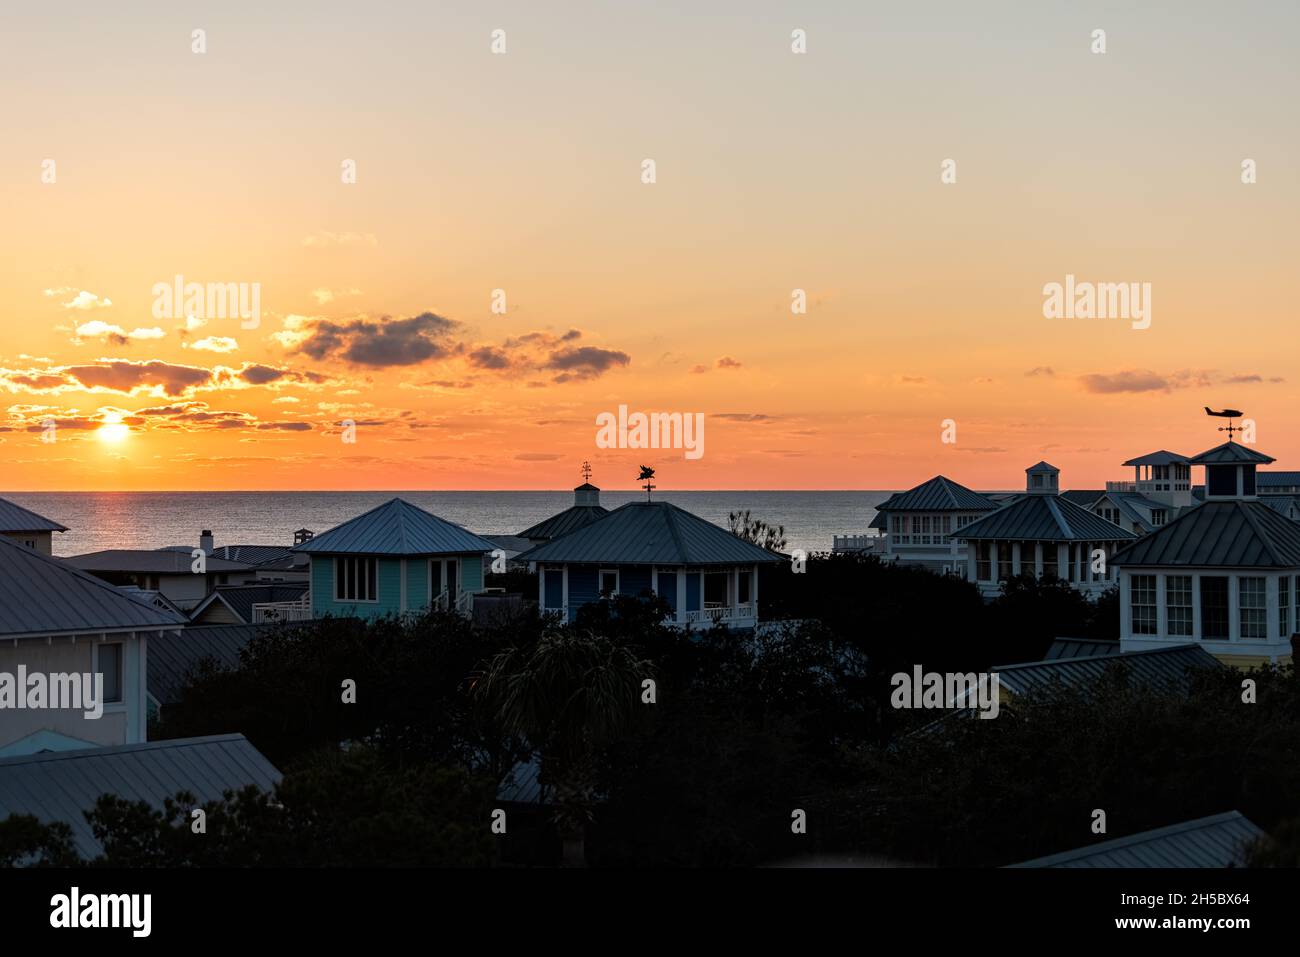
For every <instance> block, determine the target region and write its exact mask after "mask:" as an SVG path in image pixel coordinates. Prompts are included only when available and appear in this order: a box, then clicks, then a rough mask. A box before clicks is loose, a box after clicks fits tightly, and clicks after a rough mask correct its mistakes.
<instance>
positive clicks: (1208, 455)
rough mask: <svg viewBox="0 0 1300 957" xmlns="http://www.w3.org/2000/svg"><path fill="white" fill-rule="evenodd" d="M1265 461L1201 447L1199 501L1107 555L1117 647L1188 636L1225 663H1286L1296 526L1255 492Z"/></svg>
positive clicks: (1292, 620)
mask: <svg viewBox="0 0 1300 957" xmlns="http://www.w3.org/2000/svg"><path fill="white" fill-rule="evenodd" d="M1272 461H1273V458H1272V457H1271V456H1268V455H1264V454H1262V453H1260V452H1256V451H1254V450H1253V449H1249V448H1247V447H1246V446H1244V445H1241V444H1239V443H1236V442H1233V441H1232V440H1231V439H1229V440H1228V441H1227V442H1225V443H1223V444H1222V445H1220V446H1217V447H1215V448H1213V449H1210V450H1209V451H1208V452H1202V453H1201V454H1200V455H1198V456H1196V457H1195V458H1193V459H1191V460H1190V462H1191V464H1192V465H1202V466H1204V467H1205V477H1206V481H1205V501H1204V502H1203V503H1202V504H1200V505H1197V506H1196V507H1194V508H1191V509H1188V510H1186V511H1185V512H1184V513H1183V514H1181V515H1179V517H1178V518H1176V519H1174V520H1173V521H1172V522H1170V523H1169V524H1167V525H1165V526H1164V527H1162V528H1159V529H1157V530H1156V531H1154V532H1152V533H1151V534H1150V535H1148V536H1146V537H1145V538H1142V539H1140V540H1139V541H1137V542H1135V543H1134V544H1132V545H1130V546H1129V547H1127V548H1125V549H1123V550H1122V551H1121V552H1120V553H1119V554H1117V555H1116V556H1115V557H1114V559H1113V561H1112V564H1113V565H1115V566H1116V567H1117V568H1118V569H1119V581H1120V611H1121V616H1120V640H1121V643H1122V646H1123V647H1124V649H1125V650H1126V651H1128V650H1138V649H1144V648H1158V647H1161V646H1164V645H1168V644H1179V643H1185V642H1187V641H1194V642H1198V643H1200V644H1201V645H1202V646H1203V647H1204V648H1205V649H1206V650H1207V651H1209V652H1210V653H1211V654H1213V655H1214V656H1215V657H1217V658H1219V659H1220V660H1221V661H1223V662H1225V663H1228V664H1233V665H1238V666H1242V667H1250V666H1253V665H1258V664H1261V663H1265V662H1274V663H1278V664H1285V663H1288V662H1290V660H1291V636H1292V634H1294V633H1295V632H1296V630H1297V629H1296V604H1297V596H1298V595H1300V524H1297V523H1295V522H1293V521H1291V520H1290V519H1288V518H1286V517H1284V516H1283V515H1281V514H1279V513H1278V512H1277V511H1275V510H1274V509H1273V508H1270V507H1269V506H1268V505H1267V504H1265V503H1264V502H1262V501H1260V499H1259V496H1258V494H1257V487H1256V474H1255V472H1256V469H1257V467H1258V466H1260V465H1265V464H1268V463H1270V462H1272Z"/></svg>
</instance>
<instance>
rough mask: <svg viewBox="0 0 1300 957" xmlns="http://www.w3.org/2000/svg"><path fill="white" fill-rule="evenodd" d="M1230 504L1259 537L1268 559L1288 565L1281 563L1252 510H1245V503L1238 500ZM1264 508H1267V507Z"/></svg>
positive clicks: (1282, 562)
mask: <svg viewBox="0 0 1300 957" xmlns="http://www.w3.org/2000/svg"><path fill="white" fill-rule="evenodd" d="M1232 504H1233V505H1235V506H1237V511H1238V512H1240V513H1241V515H1242V517H1243V518H1245V520H1246V523H1247V524H1248V525H1250V527H1251V529H1252V530H1253V531H1254V532H1255V534H1256V535H1258V536H1259V539H1260V541H1262V542H1263V543H1264V548H1265V550H1266V551H1267V552H1268V557H1269V558H1270V559H1272V560H1273V564H1274V565H1290V564H1291V563H1290V562H1288V561H1283V560H1282V556H1281V555H1279V554H1278V551H1277V547H1276V545H1275V544H1274V542H1273V536H1272V535H1271V534H1270V533H1269V532H1268V531H1266V530H1265V529H1264V527H1263V525H1261V524H1260V521H1259V520H1258V519H1257V518H1256V517H1255V512H1254V510H1253V509H1249V508H1246V503H1245V502H1243V501H1240V500H1236V501H1234V502H1233V503H1232ZM1264 507H1265V508H1268V506H1267V505H1265V506H1264ZM1270 511H1271V509H1270Z"/></svg>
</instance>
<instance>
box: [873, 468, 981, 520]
mask: <svg viewBox="0 0 1300 957" xmlns="http://www.w3.org/2000/svg"><path fill="white" fill-rule="evenodd" d="M996 507H997V506H996V505H995V504H994V502H993V501H992V500H991V499H989V498H988V497H987V496H984V495H981V494H980V493H979V492H972V491H971V490H970V489H968V488H967V487H966V486H964V485H960V484H958V483H957V482H954V481H953V480H952V479H950V478H947V477H945V476H943V475H936V476H935V477H934V478H932V479H930V481H928V482H922V483H921V484H920V485H918V486H916V488H912V489H908V490H907V491H906V492H897V493H895V494H894V495H891V496H889V498H887V499H885V501H883V502H881V503H880V504H879V505H877V506H876V511H877V512H886V511H895V512H903V511H909V512H957V511H963V512H973V511H985V512H987V511H992V510H993V509H994V508H996Z"/></svg>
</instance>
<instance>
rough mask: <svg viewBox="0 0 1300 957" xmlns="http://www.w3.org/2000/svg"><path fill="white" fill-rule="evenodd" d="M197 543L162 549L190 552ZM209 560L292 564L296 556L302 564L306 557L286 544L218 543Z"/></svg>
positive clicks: (258, 565)
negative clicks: (295, 553) (294, 551)
mask: <svg viewBox="0 0 1300 957" xmlns="http://www.w3.org/2000/svg"><path fill="white" fill-rule="evenodd" d="M197 547H198V546H197V545H168V546H167V547H166V548H164V549H162V550H163V551H165V552H184V553H185V554H187V555H188V554H190V553H191V552H192V551H193V550H194V549H195V548H197ZM208 558H209V560H211V559H213V558H221V559H224V560H226V561H230V562H241V563H243V564H245V565H255V566H257V567H259V568H260V567H263V566H266V565H271V564H275V563H286V561H288V564H292V561H291V560H292V559H295V558H297V559H298V560H299V561H301V562H302V563H303V564H304V565H305V564H306V561H307V560H306V559H305V558H302V557H301V556H297V555H294V553H293V550H292V549H291V548H290V546H288V545H219V546H217V547H216V548H214V549H212V551H210V552H209V553H208Z"/></svg>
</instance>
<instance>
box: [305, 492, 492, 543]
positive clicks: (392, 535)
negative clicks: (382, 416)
mask: <svg viewBox="0 0 1300 957" xmlns="http://www.w3.org/2000/svg"><path fill="white" fill-rule="evenodd" d="M493 547H494V546H493V545H492V543H491V542H489V541H488V540H487V539H485V538H480V537H479V536H478V535H475V534H474V533H473V532H469V531H466V530H465V529H463V528H461V527H460V526H459V525H453V524H452V523H451V522H448V521H447V520H445V519H441V518H439V517H438V516H437V515H434V514H433V513H432V512H426V511H425V510H424V509H422V508H417V507H416V506H414V505H412V504H411V503H410V502H408V501H405V500H404V499H400V498H392V499H389V500H388V501H387V502H385V503H384V504H383V505H379V506H376V507H375V508H372V509H371V510H370V511H368V512H365V513H363V514H361V515H358V516H357V517H356V518H353V519H349V520H348V521H346V522H344V523H343V524H342V525H336V526H334V527H333V528H331V529H330V530H329V531H327V532H321V533H320V534H319V535H317V536H316V537H315V538H313V539H312V540H311V541H308V542H303V543H302V544H301V545H295V546H293V551H295V552H306V553H308V554H309V555H317V554H348V555H464V554H468V553H471V552H475V553H481V552H490V551H492V549H493Z"/></svg>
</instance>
